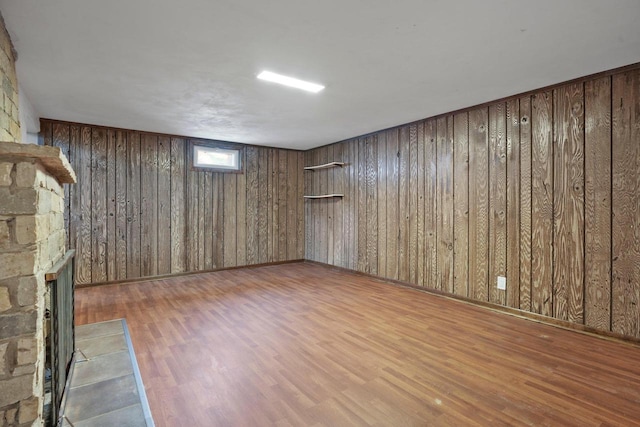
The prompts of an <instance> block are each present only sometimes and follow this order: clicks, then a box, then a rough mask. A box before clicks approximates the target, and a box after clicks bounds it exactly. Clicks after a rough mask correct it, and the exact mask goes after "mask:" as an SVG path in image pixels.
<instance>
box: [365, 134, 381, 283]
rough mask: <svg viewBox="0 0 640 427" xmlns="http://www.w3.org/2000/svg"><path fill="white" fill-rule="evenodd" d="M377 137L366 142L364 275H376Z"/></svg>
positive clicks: (372, 137)
mask: <svg viewBox="0 0 640 427" xmlns="http://www.w3.org/2000/svg"><path fill="white" fill-rule="evenodd" d="M377 165H378V137H377V135H373V136H371V137H369V138H367V141H366V158H365V169H366V174H367V178H366V179H367V189H366V197H367V204H366V208H367V210H366V227H367V228H366V233H367V270H366V273H369V274H378V199H377V191H378V187H377V180H378V175H377V174H378V171H377V169H376V166H377Z"/></svg>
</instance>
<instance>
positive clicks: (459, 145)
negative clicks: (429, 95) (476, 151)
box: [453, 112, 469, 296]
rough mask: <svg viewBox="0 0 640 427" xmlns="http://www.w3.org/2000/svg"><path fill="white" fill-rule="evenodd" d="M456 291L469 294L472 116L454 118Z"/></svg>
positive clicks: (461, 115)
mask: <svg viewBox="0 0 640 427" xmlns="http://www.w3.org/2000/svg"><path fill="white" fill-rule="evenodd" d="M453 123H454V125H453V135H454V141H453V162H454V163H453V209H454V213H453V221H454V227H453V263H454V264H453V292H454V293H455V294H457V295H462V296H467V295H468V294H469V288H468V286H469V114H468V113H467V112H464V113H460V114H456V115H455V116H454V118H453Z"/></svg>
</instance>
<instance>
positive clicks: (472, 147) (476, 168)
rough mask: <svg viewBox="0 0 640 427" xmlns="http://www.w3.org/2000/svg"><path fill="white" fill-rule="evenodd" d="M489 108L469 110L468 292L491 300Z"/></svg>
mask: <svg viewBox="0 0 640 427" xmlns="http://www.w3.org/2000/svg"><path fill="white" fill-rule="evenodd" d="M487 128H488V117H487V109H486V108H478V109H476V110H472V111H469V218H473V220H472V221H469V296H470V297H471V298H474V299H477V300H479V301H488V300H489V284H488V280H489V187H488V181H489V141H488V132H487Z"/></svg>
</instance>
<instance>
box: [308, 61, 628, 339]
mask: <svg viewBox="0 0 640 427" xmlns="http://www.w3.org/2000/svg"><path fill="white" fill-rule="evenodd" d="M334 160H335V161H343V162H345V163H346V165H345V167H344V168H336V169H328V170H324V171H318V172H305V187H306V191H307V193H308V194H309V193H316V194H317V193H325V192H343V193H344V194H345V197H344V198H343V199H329V200H311V201H307V202H305V203H306V205H305V214H306V229H305V233H306V249H305V253H306V258H307V259H310V260H315V261H319V262H323V263H328V264H332V265H336V266H340V267H346V268H349V269H353V270H357V271H361V272H366V273H370V274H374V275H377V276H381V277H385V278H391V279H396V280H401V281H404V282H408V283H411V284H414V285H418V286H424V287H428V288H432V289H437V290H441V291H445V292H448V293H451V294H457V295H461V296H464V297H468V298H472V299H474V300H480V301H489V302H493V303H496V304H500V305H505V306H509V307H514V308H519V309H522V310H525V311H530V312H534V313H539V314H542V315H545V316H550V317H554V318H556V319H561V320H567V321H570V322H574V323H579V324H585V325H587V326H589V327H592V328H595V329H598V330H603V331H613V332H615V333H619V334H623V335H627V336H632V337H640V70H638V68H637V67H636V68H635V69H631V70H625V71H620V72H612V73H611V74H608V75H601V76H598V77H593V78H585V79H583V80H581V81H575V82H571V83H569V84H566V85H560V86H557V87H555V88H553V89H548V90H541V91H538V92H535V93H532V94H528V95H523V96H519V97H514V98H510V99H507V100H505V101H500V102H495V103H492V104H489V105H488V106H482V107H478V108H472V109H469V110H466V111H461V112H457V113H455V114H447V115H443V116H439V117H436V118H432V119H427V120H423V121H419V122H416V123H411V124H408V125H404V126H400V127H398V128H394V129H390V130H385V131H381V132H378V133H374V134H371V135H367V136H363V137H359V138H354V139H352V140H348V141H345V142H341V143H337V144H333V145H329V146H325V147H321V148H318V149H314V150H312V151H308V152H306V153H305V165H306V166H309V165H312V164H319V163H325V162H327V161H334ZM497 276H506V278H507V288H506V291H503V290H498V289H497V287H496V279H497Z"/></svg>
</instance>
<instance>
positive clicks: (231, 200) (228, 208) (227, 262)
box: [222, 162, 278, 267]
mask: <svg viewBox="0 0 640 427" xmlns="http://www.w3.org/2000/svg"><path fill="white" fill-rule="evenodd" d="M273 166H274V167H277V162H274V164H273ZM274 177H277V169H275V170H274ZM223 182H224V193H223V196H222V198H223V200H224V202H223V203H224V228H223V229H224V237H223V242H224V262H223V264H222V265H223V267H230V266H234V265H236V261H237V256H238V253H237V251H236V249H237V247H238V245H237V218H236V215H235V213H236V210H237V198H236V194H237V191H238V189H237V186H236V185H237V179H236V175H235V174H224V177H223ZM277 203H278V199H277V197H276V198H275V200H274V201H273V204H274V216H273V221H277V219H278V211H277V207H276V206H277ZM272 238H273V244H274V245H275V248H276V249H274V254H273V256H274V258H273V259H275V257H276V256H277V242H278V236H277V234H275V233H274V234H273V235H272Z"/></svg>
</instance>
